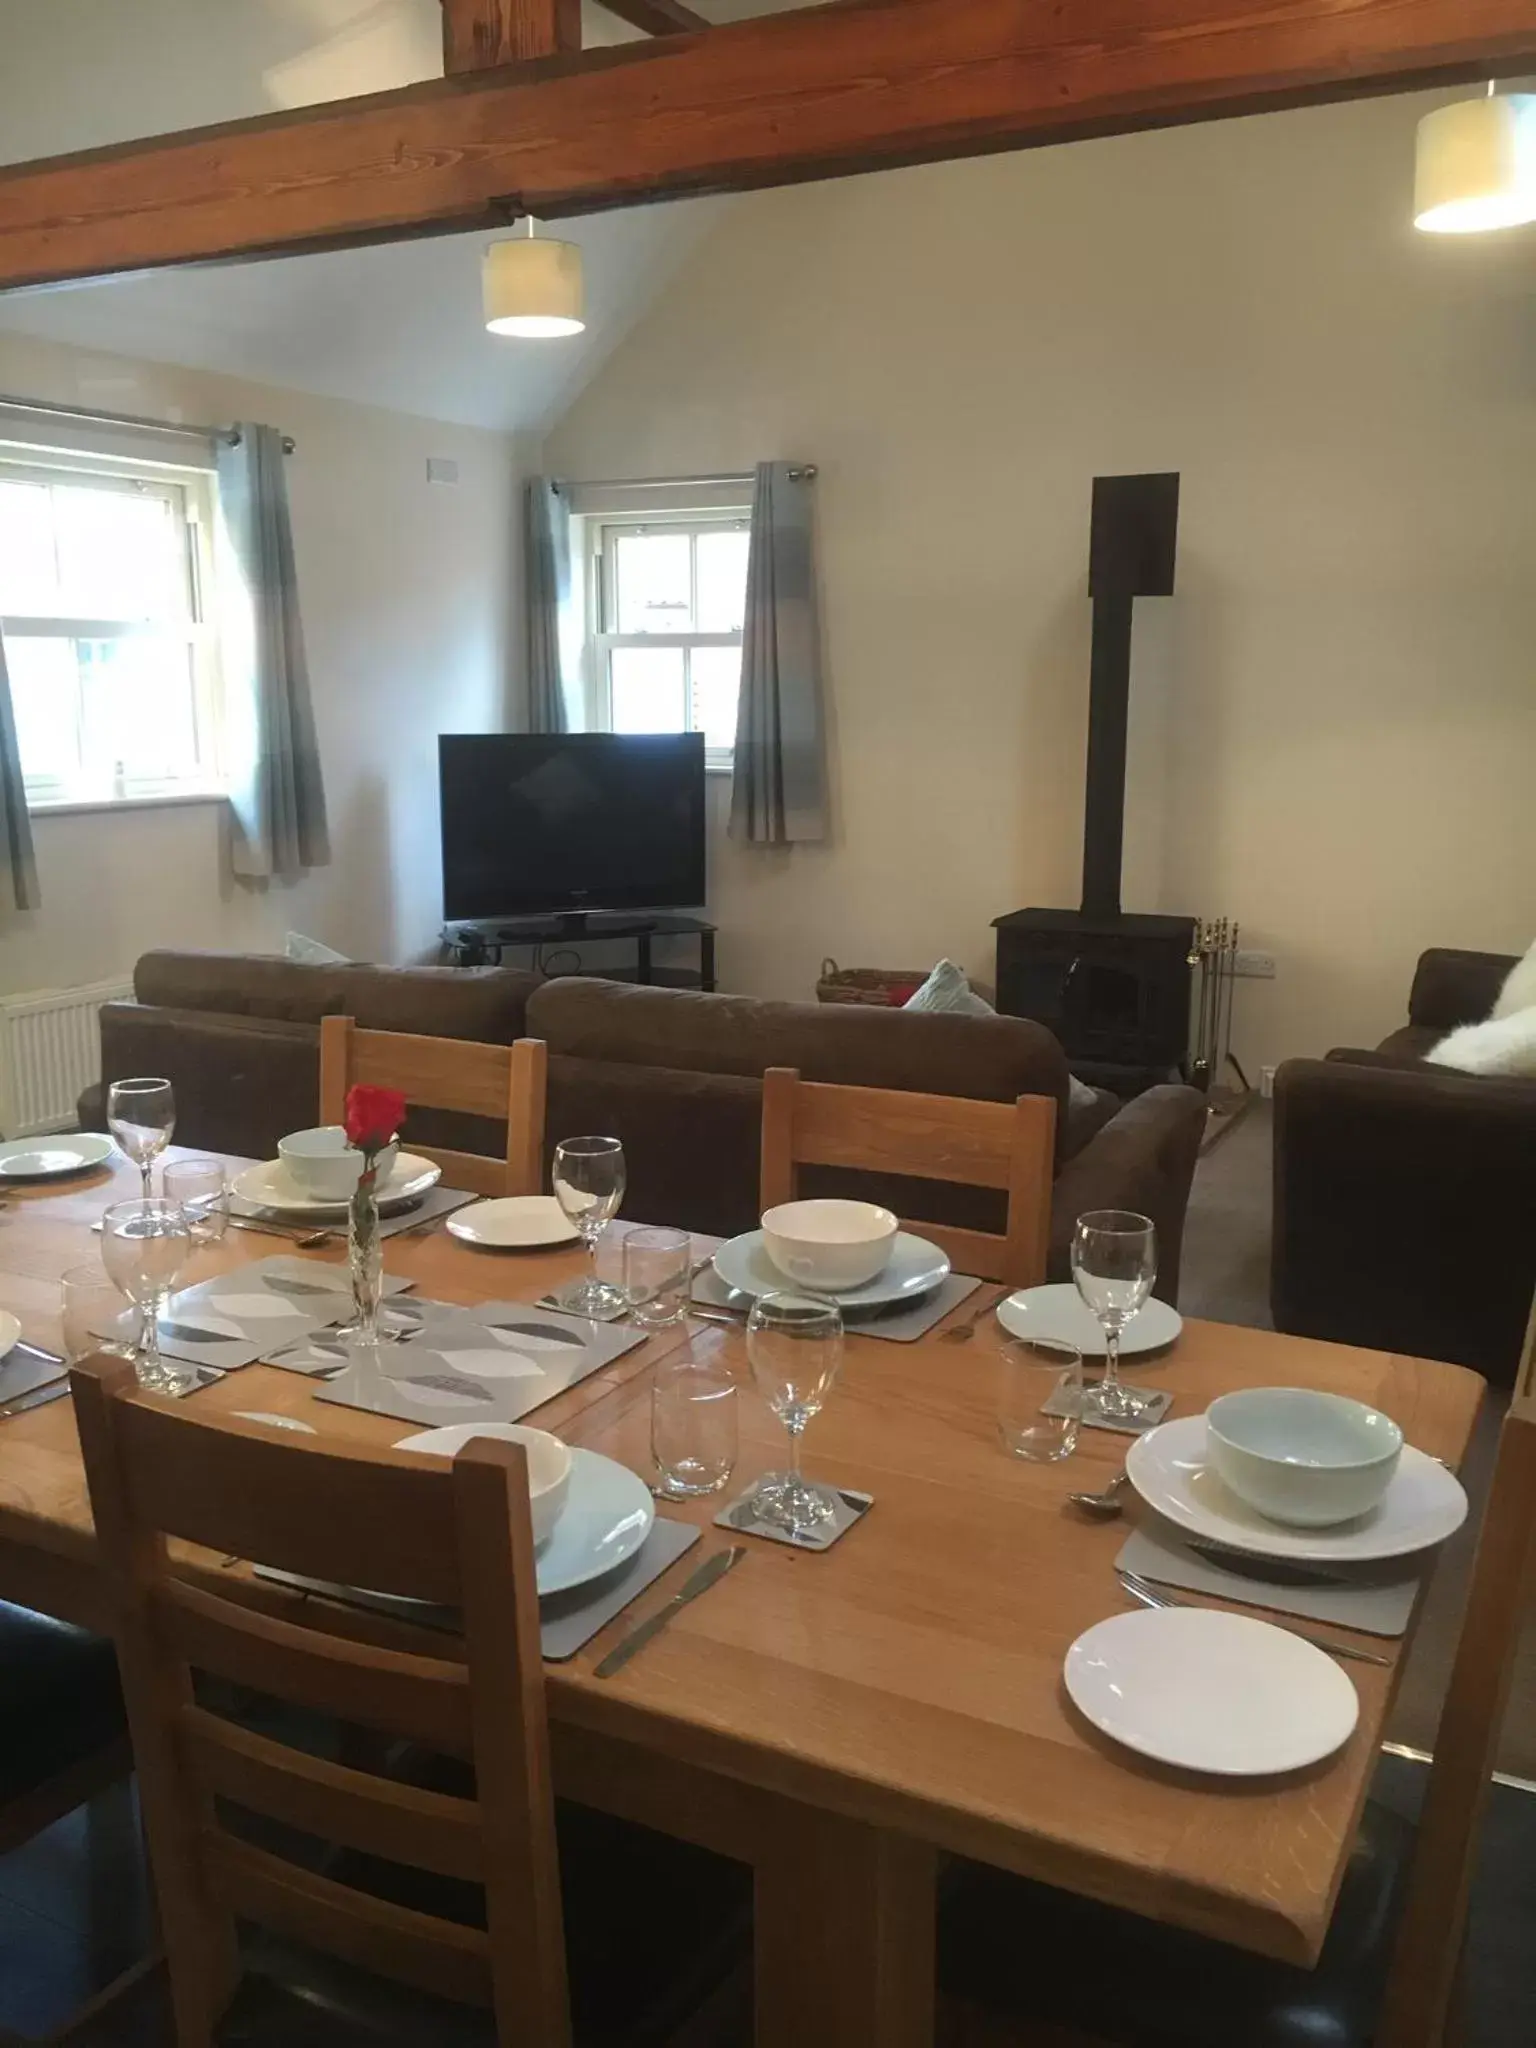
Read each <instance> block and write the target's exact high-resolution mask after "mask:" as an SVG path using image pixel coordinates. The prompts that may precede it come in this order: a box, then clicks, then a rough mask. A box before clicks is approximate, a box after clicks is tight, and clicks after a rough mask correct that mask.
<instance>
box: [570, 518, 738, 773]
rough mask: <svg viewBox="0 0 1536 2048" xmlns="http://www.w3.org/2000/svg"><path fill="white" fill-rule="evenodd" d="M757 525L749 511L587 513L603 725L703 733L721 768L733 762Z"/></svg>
mask: <svg viewBox="0 0 1536 2048" xmlns="http://www.w3.org/2000/svg"><path fill="white" fill-rule="evenodd" d="M750 527H751V520H750V518H749V516H748V514H747V512H746V510H745V509H732V510H715V511H707V512H677V511H669V512H658V513H656V514H654V515H652V516H649V517H646V518H643V519H636V518H633V517H625V518H613V519H604V518H591V519H589V520H588V521H587V542H588V548H587V601H588V612H589V624H590V629H591V630H590V633H589V637H588V647H589V650H590V658H591V671H590V676H589V683H590V698H589V702H590V709H591V713H592V722H593V723H594V724H595V725H597V726H598V727H599V728H601V729H603V730H606V731H609V732H701V733H703V735H704V743H705V755H706V758H707V760H708V761H709V763H710V765H711V766H713V767H718V768H728V767H729V766H730V763H731V754H732V750H733V748H734V746H735V744H736V698H737V694H738V691H739V689H740V686H741V631H742V622H743V618H744V615H745V610H746V597H747V542H748V538H749V531H750Z"/></svg>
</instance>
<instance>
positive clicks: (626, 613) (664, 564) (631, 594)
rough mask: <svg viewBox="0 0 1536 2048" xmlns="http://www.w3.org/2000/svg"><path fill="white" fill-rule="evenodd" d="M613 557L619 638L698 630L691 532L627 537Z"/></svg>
mask: <svg viewBox="0 0 1536 2048" xmlns="http://www.w3.org/2000/svg"><path fill="white" fill-rule="evenodd" d="M613 547H614V554H613V563H614V569H613V581H614V611H615V614H616V616H615V618H614V622H613V628H612V630H613V631H614V632H616V633H687V632H691V631H692V628H693V591H692V575H693V568H692V556H691V550H690V545H689V537H688V535H687V534H686V533H627V534H620V535H619V536H618V538H617V539H616V540H615V542H614V544H613Z"/></svg>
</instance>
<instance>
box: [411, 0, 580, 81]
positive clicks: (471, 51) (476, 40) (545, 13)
mask: <svg viewBox="0 0 1536 2048" xmlns="http://www.w3.org/2000/svg"><path fill="white" fill-rule="evenodd" d="M580 48H581V0H443V70H444V71H445V72H446V73H447V74H448V75H449V76H450V77H451V76H452V75H453V74H454V73H455V72H458V71H485V70H488V69H490V68H491V67H492V66H494V65H497V64H524V63H526V62H527V61H528V60H529V58H531V57H555V56H560V55H562V54H564V53H566V52H569V51H573V50H579V49H580Z"/></svg>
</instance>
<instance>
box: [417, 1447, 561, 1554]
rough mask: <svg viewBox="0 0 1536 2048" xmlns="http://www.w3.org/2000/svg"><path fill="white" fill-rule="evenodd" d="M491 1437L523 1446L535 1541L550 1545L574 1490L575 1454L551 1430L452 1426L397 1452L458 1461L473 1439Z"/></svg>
mask: <svg viewBox="0 0 1536 2048" xmlns="http://www.w3.org/2000/svg"><path fill="white" fill-rule="evenodd" d="M477 1436H490V1437H496V1438H498V1439H499V1440H500V1441H501V1442H502V1443H508V1444H521V1445H522V1446H523V1449H524V1450H525V1451H526V1452H527V1454H528V1505H529V1507H530V1509H531V1510H532V1513H533V1540H534V1542H535V1543H547V1542H548V1541H549V1539H550V1537H551V1536H552V1535H553V1534H554V1529H555V1524H556V1522H558V1521H559V1519H560V1516H561V1513H562V1511H563V1510H564V1507H565V1497H566V1495H567V1494H568V1493H569V1492H570V1490H571V1453H570V1448H569V1446H568V1445H566V1444H563V1443H562V1442H561V1441H560V1439H559V1437H557V1436H551V1435H550V1433H549V1431H548V1430H547V1429H529V1428H527V1427H526V1426H525V1425H524V1424H523V1423H520V1422H450V1423H448V1424H447V1425H446V1427H444V1428H442V1429H424V1430H422V1431H420V1432H419V1434H417V1435H416V1436H408V1437H406V1438H405V1439H404V1440H403V1441H402V1442H400V1443H398V1444H396V1446H395V1449H396V1450H397V1451H425V1452H426V1453H427V1454H428V1455H429V1456H432V1457H438V1458H456V1457H457V1456H458V1454H459V1452H460V1451H461V1450H463V1448H464V1446H465V1445H466V1444H467V1443H468V1442H469V1441H470V1439H471V1437H477Z"/></svg>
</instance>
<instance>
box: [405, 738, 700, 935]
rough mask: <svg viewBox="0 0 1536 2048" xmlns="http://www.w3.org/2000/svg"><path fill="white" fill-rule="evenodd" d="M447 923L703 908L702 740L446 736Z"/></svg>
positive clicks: (441, 760)
mask: <svg viewBox="0 0 1536 2048" xmlns="http://www.w3.org/2000/svg"><path fill="white" fill-rule="evenodd" d="M437 746H438V777H439V783H440V786H441V796H442V818H443V916H444V918H445V919H446V920H447V921H448V922H449V923H450V924H452V923H457V922H462V921H466V920H485V919H495V918H499V917H524V916H529V915H538V914H540V913H546V912H554V913H565V914H567V915H569V914H571V913H580V912H584V911H589V910H592V911H597V910H672V909H683V908H688V907H693V906H697V905H701V904H702V903H703V902H704V897H705V879H704V736H703V734H702V733H696V732H689V733H605V732H577V733H558V734H555V733H444V734H442V735H441V736H440V737H439V739H438V743H437Z"/></svg>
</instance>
